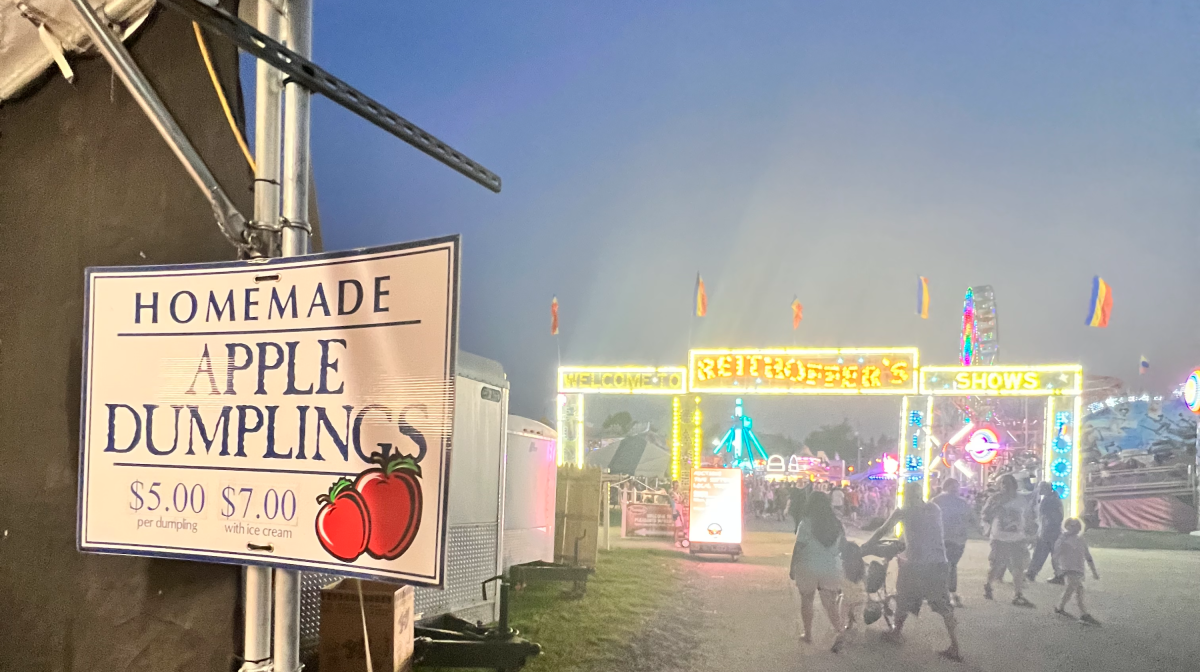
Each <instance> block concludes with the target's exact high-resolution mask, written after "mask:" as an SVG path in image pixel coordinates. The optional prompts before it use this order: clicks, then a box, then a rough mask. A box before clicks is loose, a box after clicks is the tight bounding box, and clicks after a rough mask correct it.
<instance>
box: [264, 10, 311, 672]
mask: <svg viewBox="0 0 1200 672" xmlns="http://www.w3.org/2000/svg"><path fill="white" fill-rule="evenodd" d="M269 4H270V3H268V2H264V1H263V0H259V5H258V6H259V13H260V16H261V14H262V11H263V9H262V8H263V5H268V7H269ZM267 11H268V13H271V14H274V12H273V11H271V10H270V9H268V10H267ZM285 21H286V33H287V41H288V46H289V47H290V48H291V49H292V51H294V52H296V53H297V54H299V55H300V56H303V57H304V58H312V0H289V1H288V4H287V16H286V18H285ZM264 32H265V31H264ZM267 34H268V35H270V33H267ZM259 66H260V69H259V81H262V80H263V78H264V74H263V73H264V70H270V71H271V72H274V73H275V75H274V77H273V79H275V80H276V81H278V77H279V75H278V71H276V70H274V69H273V68H270V67H269V66H267V65H266V64H265V63H263V62H262V61H259ZM310 98H311V94H310V92H309V91H308V90H306V89H305V88H304V87H302V86H299V85H298V84H296V83H289V84H288V85H287V98H286V102H285V105H286V107H285V114H284V118H283V190H282V191H283V220H284V222H283V223H284V226H283V230H282V232H281V233H282V235H281V239H280V254H281V256H284V257H294V256H299V255H302V254H308V242H309V233H310V232H311V229H310V228H309V225H308V177H309V165H310V164H309V143H308V138H309V101H310ZM275 104H276V105H277V106H278V94H276V96H275ZM275 156H276V157H278V154H275ZM260 165H261V164H260ZM260 184H261V183H260ZM255 195H256V196H257V192H256V194H255ZM300 669H301V665H300V572H299V571H297V570H292V569H276V570H275V670H276V672H299V671H300Z"/></svg>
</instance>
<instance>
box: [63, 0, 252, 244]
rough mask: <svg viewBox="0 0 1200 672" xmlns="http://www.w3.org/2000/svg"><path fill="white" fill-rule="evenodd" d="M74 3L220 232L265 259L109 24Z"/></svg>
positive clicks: (85, 6) (83, 2) (84, 1)
mask: <svg viewBox="0 0 1200 672" xmlns="http://www.w3.org/2000/svg"><path fill="white" fill-rule="evenodd" d="M71 4H73V5H74V6H75V10H76V11H77V12H79V16H80V17H81V18H82V19H83V27H84V29H85V30H86V31H87V33H88V36H89V37H91V39H92V42H93V43H94V44H95V45H96V48H97V49H99V50H100V53H101V55H103V56H104V60H106V61H108V64H109V65H110V66H112V69H113V71H114V72H115V73H116V75H117V76H118V77H120V78H121V83H122V84H124V85H125V88H126V89H128V90H129V94H130V95H131V96H133V99H134V100H136V101H137V104H138V106H139V107H141V108H142V111H143V112H145V113H146V116H147V117H148V118H149V119H150V123H152V124H154V127H155V128H156V129H158V133H159V135H161V136H162V138H163V140H166V141H167V145H168V146H169V147H170V148H171V151H172V152H174V153H175V156H176V157H177V158H178V159H179V161H180V163H182V164H183V167H184V169H185V170H187V172H188V175H190V176H191V177H192V180H193V181H195V183H196V184H197V185H198V186H199V187H200V189H201V191H203V192H204V196H205V197H206V198H207V199H208V202H209V204H210V205H211V206H212V209H213V215H214V216H215V217H216V220H217V226H218V227H219V228H220V229H221V233H222V234H224V236H225V238H227V239H228V240H229V242H230V243H232V244H233V245H234V247H237V248H238V250H239V251H240V252H241V253H242V254H244V255H246V256H250V257H257V256H262V255H261V251H260V250H259V249H257V248H256V246H255V245H254V244H252V242H251V239H250V238H249V237H248V236H247V230H246V218H245V217H244V216H242V214H241V213H240V212H238V210H237V208H236V207H235V206H234V205H233V201H230V200H229V197H228V196H226V195H225V191H224V190H223V189H221V185H220V184H219V183H218V182H217V178H216V177H214V176H213V174H212V172H211V171H210V170H209V169H208V166H207V165H205V163H204V160H203V159H201V158H200V154H199V153H198V152H197V151H196V148H195V147H193V146H192V143H191V142H190V141H189V140H188V139H187V136H186V135H184V133H183V129H181V128H179V124H177V123H175V118H174V117H172V116H171V113H170V111H168V110H167V106H166V105H164V104H163V102H162V99H160V98H159V97H158V94H157V93H156V92H155V91H154V88H153V87H152V86H150V82H149V81H147V79H146V76H145V75H144V74H142V71H141V69H140V68H138V65H137V63H135V62H134V60H133V57H132V56H130V55H129V52H128V51H126V49H125V45H123V44H121V41H120V40H119V39H117V37H116V36H115V35H113V33H112V30H110V29H109V27H108V25H106V24H107V21H104V22H102V21H101V20H100V17H99V16H97V15H96V12H95V11H94V10H93V9H92V8H91V6H90V5H88V3H87V0H71Z"/></svg>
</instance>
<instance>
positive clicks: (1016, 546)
mask: <svg viewBox="0 0 1200 672" xmlns="http://www.w3.org/2000/svg"><path fill="white" fill-rule="evenodd" d="M1031 509H1032V505H1031V499H1030V497H1029V495H1027V494H1022V493H1020V492H1018V491H1017V479H1016V478H1014V477H1013V476H1012V474H1005V475H1004V476H1001V477H1000V492H998V493H996V494H994V495H992V497H991V498H990V499H988V502H987V504H986V505H984V507H983V519H984V520H985V521H987V522H989V523H991V526H992V529H991V534H989V535H988V536H989V538H990V539H991V541H992V552H991V555H990V556H989V557H988V560H989V561H990V563H991V568H990V570H989V571H988V577H987V583H985V584H984V585H983V596H984V597H985V598H987V599H989V600H990V599H993V597H992V583H993V582H995V581H996V580H997V579H999V578H1000V577H1002V576H1004V571H1005V570H1009V571H1011V572H1012V578H1013V590H1014V591H1016V595H1015V596H1014V597H1013V602H1012V603H1013V604H1014V605H1016V606H1018V607H1033V603H1032V602H1030V601H1029V600H1027V599H1025V595H1024V588H1025V569H1026V568H1027V567H1028V566H1029V541H1028V540H1027V539H1026V537H1025V522H1026V521H1025V517H1026V516H1027V515H1029V514H1030V512H1031Z"/></svg>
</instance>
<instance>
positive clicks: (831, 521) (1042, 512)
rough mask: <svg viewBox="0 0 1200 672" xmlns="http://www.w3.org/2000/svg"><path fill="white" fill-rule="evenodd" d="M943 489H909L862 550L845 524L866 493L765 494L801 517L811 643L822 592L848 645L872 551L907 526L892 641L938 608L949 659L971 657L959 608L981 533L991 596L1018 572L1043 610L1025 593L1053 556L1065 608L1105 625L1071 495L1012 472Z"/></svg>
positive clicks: (816, 489) (840, 643)
mask: <svg viewBox="0 0 1200 672" xmlns="http://www.w3.org/2000/svg"><path fill="white" fill-rule="evenodd" d="M940 490H941V491H940V492H939V493H938V494H937V495H936V496H934V497H931V498H930V499H929V501H925V500H924V499H923V497H922V489H921V487H919V485H915V484H914V485H913V486H912V487H907V488H905V489H904V493H903V502H902V504H901V506H900V507H898V508H895V509H892V510H888V511H887V514H886V517H885V518H884V520H883V521H882V522H881V523H880V524H878V525H877V526H875V531H874V534H873V535H872V537H871V538H870V540H869V541H867V542H866V543H865V544H863V545H862V546H861V547H860V546H858V545H857V544H855V543H853V542H850V541H848V540H847V538H846V532H845V524H846V522H848V521H852V520H854V518H855V516H856V514H860V513H861V507H862V505H863V502H864V500H865V498H864V497H863V494H865V493H862V492H859V491H858V489H854V488H850V489H846V488H836V487H832V486H824V487H822V486H820V485H813V486H810V487H788V486H786V485H783V486H778V485H775V486H770V487H767V488H766V492H765V493H764V495H765V498H764V499H762V500H761V501H763V503H764V506H763V509H762V510H763V512H764V514H765V515H776V516H778V515H780V502H781V501H783V502H787V505H786V508H785V509H783V511H782V515H784V516H787V517H790V518H792V519H793V520H794V521H795V522H796V542H795V546H794V548H793V551H792V563H791V570H790V577H791V579H792V580H793V581H794V582H795V584H796V587H797V589H798V591H799V593H800V598H801V621H802V624H803V628H804V632H803V634H802V639H803V641H805V642H811V641H812V622H813V615H814V610H815V609H814V608H815V604H816V601H817V599H818V598H819V600H820V602H821V605H822V607H823V608H824V611H825V613H826V615H827V616H828V618H829V621H830V623H831V624H832V625H833V627H834V629H835V631H836V632H837V633H838V634H837V638H836V639H835V641H834V644H833V651H834V652H838V651H840V650H842V648H843V647H844V646H845V644H846V642H847V641H848V638H849V636H850V635H851V633H853V631H854V628H855V625H856V624H857V623H858V622H859V621H860V620H861V619H862V610H863V606H864V604H865V603H866V594H867V592H866V589H865V588H864V577H865V574H866V573H867V572H866V571H865V569H866V567H865V562H864V559H863V557H864V555H869V554H871V550H870V549H872V548H876V547H877V545H878V544H879V543H880V541H881V540H882V539H883V538H884V537H885V536H888V535H890V534H892V533H893V531H894V530H895V529H896V527H897V526H898V525H899V526H900V529H901V530H902V541H903V551H902V552H901V553H900V555H899V571H898V574H897V579H896V594H895V597H896V602H895V619H894V624H893V626H892V628H891V629H890V630H889V631H888V632H887V633H886V634H885V637H886V638H887V639H888V640H890V641H894V642H899V641H900V638H901V636H902V633H903V630H904V625H905V622H906V621H907V618H908V616H909V615H910V614H916V613H918V612H919V611H920V608H921V606H922V605H923V604H928V605H929V608H930V610H932V611H933V612H934V613H937V614H938V615H940V616H941V617H942V620H943V623H944V625H945V628H946V633H947V635H948V637H949V640H950V645H949V647H948V648H947V649H945V650H944V651H942V652H941V655H942V656H944V657H946V658H949V659H951V660H961V652H960V650H959V644H958V636H957V621H956V620H955V617H954V609H955V607H956V606H958V607H960V606H962V604H963V602H962V597H961V596H960V594H959V586H958V562H959V560H960V559H961V558H962V556H963V551H964V550H965V548H966V543H967V540H968V539H969V538H970V537H971V536H972V535H973V533H978V532H980V531H983V532H984V533H985V534H986V538H987V539H988V541H989V544H990V554H989V557H988V560H989V568H988V574H987V580H986V582H985V584H984V586H983V596H984V598H985V599H988V600H992V599H995V588H994V584H995V583H996V582H997V581H1000V580H1001V579H1002V577H1003V576H1004V575H1005V574H1006V573H1010V574H1011V575H1012V587H1013V599H1012V604H1013V605H1015V606H1017V607H1023V608H1033V607H1034V604H1033V603H1032V602H1030V601H1029V599H1028V598H1026V596H1025V595H1024V586H1025V582H1026V581H1032V580H1034V579H1035V578H1036V577H1037V575H1038V574H1039V573H1040V572H1041V570H1042V569H1043V568H1044V565H1045V563H1046V562H1047V560H1049V561H1050V564H1051V567H1052V570H1053V578H1051V580H1050V582H1051V583H1057V584H1062V585H1064V586H1065V589H1064V592H1063V594H1062V597H1061V600H1060V601H1059V603H1058V605H1057V606H1056V607H1055V608H1054V612H1055V614H1057V615H1058V616H1059V617H1062V618H1072V619H1073V618H1075V616H1074V615H1072V614H1071V613H1070V612H1069V611H1067V605H1068V602H1069V601H1070V600H1071V599H1072V598H1074V599H1075V601H1076V604H1077V606H1078V609H1079V612H1080V615H1079V619H1080V620H1081V621H1083V622H1084V623H1087V624H1091V625H1098V621H1097V620H1096V619H1095V618H1094V617H1092V615H1091V614H1090V613H1089V612H1088V610H1087V607H1086V605H1085V601H1084V594H1085V591H1084V585H1083V584H1084V570H1085V568H1086V569H1090V570H1091V574H1092V576H1093V577H1094V578H1096V579H1099V578H1100V576H1099V574H1098V573H1097V571H1096V565H1095V562H1094V561H1093V559H1092V556H1091V553H1090V552H1089V550H1088V547H1087V543H1086V542H1085V541H1084V539H1083V537H1082V535H1081V532H1082V530H1083V524H1082V523H1081V521H1080V520H1078V519H1075V518H1071V519H1066V520H1064V513H1063V505H1062V501H1061V500H1060V499H1059V496H1058V493H1057V492H1056V491H1055V490H1054V489H1053V488H1052V487H1050V484H1049V483H1039V484H1038V486H1037V488H1036V489H1035V490H1034V491H1033V492H1023V491H1021V489H1020V488H1019V485H1018V482H1017V480H1016V478H1014V477H1013V476H1012V475H1005V476H1003V477H1001V478H1000V479H999V480H998V482H996V483H994V484H993V485H992V486H989V488H988V489H986V490H984V491H983V492H980V493H970V492H966V491H964V489H963V488H962V487H961V486H960V484H959V483H958V482H957V481H956V480H954V479H947V480H946V481H945V482H944V483H942V484H941V488H940ZM856 495H857V496H856ZM893 500H894V498H893ZM751 501H758V500H754V499H751ZM772 503H773V506H770V504H772ZM839 505H840V506H839ZM880 506H881V509H880V510H883V509H884V508H887V505H886V504H883V503H882V502H881V504H880ZM756 511H757V506H756ZM981 523H982V525H983V528H982V530H981V528H980V525H981ZM1031 547H1032V550H1033V553H1032V558H1031V557H1030V549H1031Z"/></svg>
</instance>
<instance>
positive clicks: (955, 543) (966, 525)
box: [929, 478, 979, 607]
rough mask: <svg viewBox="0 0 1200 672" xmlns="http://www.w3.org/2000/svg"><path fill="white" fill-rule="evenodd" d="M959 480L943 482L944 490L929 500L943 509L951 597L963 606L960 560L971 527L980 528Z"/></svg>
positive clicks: (943, 531)
mask: <svg viewBox="0 0 1200 672" xmlns="http://www.w3.org/2000/svg"><path fill="white" fill-rule="evenodd" d="M959 490H960V486H959V484H958V481H957V480H955V479H953V478H949V479H946V481H945V482H944V483H942V492H941V493H940V494H939V495H938V496H936V497H934V498H933V499H931V500H929V501H931V502H933V503H934V504H936V505H937V507H938V508H939V509H941V511H942V534H943V536H944V537H945V539H946V561H947V562H948V563H950V578H949V579H948V584H949V585H948V586H947V587H948V588H949V589H950V599H951V600H953V602H954V606H956V607H961V606H962V604H963V603H962V598H961V597H959V595H958V561H959V560H961V559H962V556H963V551H964V550H966V548H967V537H969V536H970V534H971V529H972V528H974V529H978V528H979V524H978V523H977V522H976V520H975V509H974V507H972V506H971V503H970V502H968V501H967V500H965V499H963V498H962V496H961V495H959V494H958V493H959Z"/></svg>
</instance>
